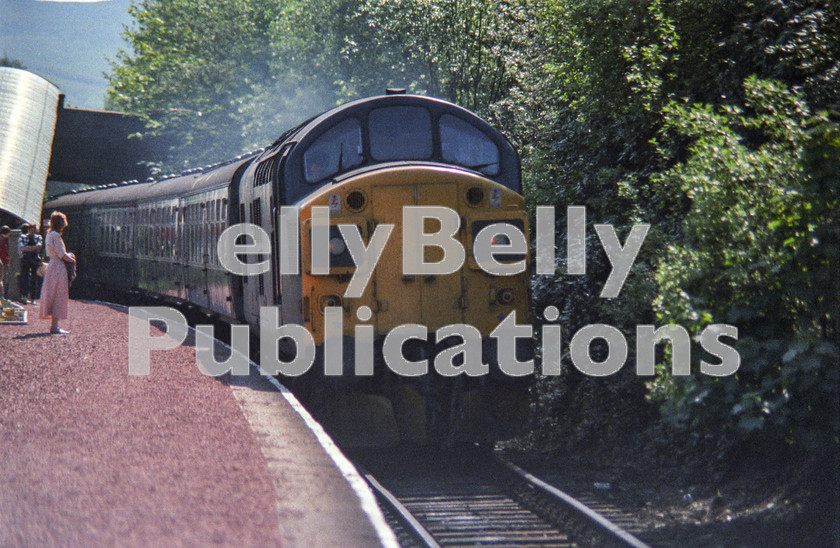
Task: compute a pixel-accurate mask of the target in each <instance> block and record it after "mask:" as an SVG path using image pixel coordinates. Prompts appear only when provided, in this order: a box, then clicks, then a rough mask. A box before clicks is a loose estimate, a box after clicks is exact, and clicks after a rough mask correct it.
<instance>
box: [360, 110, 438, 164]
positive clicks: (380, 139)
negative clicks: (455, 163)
mask: <svg viewBox="0 0 840 548" xmlns="http://www.w3.org/2000/svg"><path fill="white" fill-rule="evenodd" d="M368 129H369V130H370V154H371V156H372V157H373V159H374V160H377V161H379V162H387V161H390V160H428V159H429V158H431V157H432V151H433V148H432V116H431V114H429V111H428V110H426V109H425V108H421V107H386V108H378V109H375V110H372V111H371V113H370V117H369V119H368Z"/></svg>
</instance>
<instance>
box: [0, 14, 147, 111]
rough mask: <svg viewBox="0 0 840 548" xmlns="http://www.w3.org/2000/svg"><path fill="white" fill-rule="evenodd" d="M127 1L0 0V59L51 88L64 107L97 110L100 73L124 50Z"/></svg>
mask: <svg viewBox="0 0 840 548" xmlns="http://www.w3.org/2000/svg"><path fill="white" fill-rule="evenodd" d="M130 5H131V0H104V1H96V0H94V1H86V2H76V1H63V0H62V1H42V0H0V57H2V56H3V55H6V56H8V57H9V58H11V59H14V60H17V61H20V62H21V63H22V64H23V66H24V67H25V68H26V70H28V71H30V72H33V73H35V74H37V75H38V76H41V77H42V78H45V79H47V80H49V81H50V82H52V83H53V84H55V86H56V87H58V89H59V91H60V92H61V93H64V94H65V95H66V98H65V106H70V107H78V108H88V109H101V108H103V106H104V100H105V99H104V98H105V89H106V87H107V81H106V80H105V76H104V73H106V72H108V71H110V63H111V62H115V61H116V60H117V52H118V51H119V50H120V49H125V48H126V43H125V41H124V40H123V38H122V33H123V31H124V29H125V27H126V26H128V25H130V23H131V19H130V18H129V15H128V8H129V6H130Z"/></svg>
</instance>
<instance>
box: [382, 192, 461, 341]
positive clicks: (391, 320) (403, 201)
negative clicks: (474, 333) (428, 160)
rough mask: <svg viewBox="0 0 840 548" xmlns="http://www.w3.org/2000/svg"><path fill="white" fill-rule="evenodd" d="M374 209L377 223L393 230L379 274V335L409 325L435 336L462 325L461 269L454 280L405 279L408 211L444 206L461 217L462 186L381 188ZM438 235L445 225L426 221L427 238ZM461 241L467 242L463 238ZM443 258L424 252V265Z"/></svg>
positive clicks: (450, 277) (451, 276)
mask: <svg viewBox="0 0 840 548" xmlns="http://www.w3.org/2000/svg"><path fill="white" fill-rule="evenodd" d="M372 203H373V204H374V215H375V217H376V219H377V221H378V222H381V223H389V224H392V225H394V229H393V232H392V233H391V237H390V239H389V244H388V249H387V250H386V251H385V252H384V253H383V254H382V257H381V258H380V261H379V265H378V266H377V268H376V271H375V273H374V281H375V292H376V294H375V299H376V303H375V304H376V310H377V314H376V324H377V329H378V331H379V332H380V333H383V332H387V331H390V330H391V329H393V328H394V327H397V326H398V325H401V324H404V323H407V321H408V322H411V323H419V324H421V325H423V326H425V327H427V328H428V329H429V332H430V333H431V332H433V331H434V330H436V329H438V328H439V327H441V326H444V325H448V324H454V323H461V322H462V321H463V309H462V304H463V297H462V291H461V285H462V283H461V269H460V268H459V269H458V270H457V271H456V272H454V273H452V274H446V275H440V276H433V275H406V274H405V273H404V272H403V266H402V238H403V227H402V224H403V219H402V216H403V206H404V205H425V206H445V207H448V208H450V209H453V210H456V211H457V207H458V187H457V185H456V184H455V183H438V184H429V183H421V184H405V185H382V186H377V187H375V189H374V197H373V200H372ZM439 229H440V223H439V222H438V221H436V220H435V219H427V220H426V221H425V225H424V232H427V233H431V232H435V231H437V230H439ZM458 237H459V238H462V236H461V233H460V232H459V233H458ZM462 244H463V242H462ZM442 258H443V252H442V250H441V249H439V248H435V247H429V248H427V249H426V250H425V252H424V260H425V262H437V261H440V260H441V259H442ZM415 311H417V312H415ZM418 312H419V314H418ZM418 315H419V317H417V316H418Z"/></svg>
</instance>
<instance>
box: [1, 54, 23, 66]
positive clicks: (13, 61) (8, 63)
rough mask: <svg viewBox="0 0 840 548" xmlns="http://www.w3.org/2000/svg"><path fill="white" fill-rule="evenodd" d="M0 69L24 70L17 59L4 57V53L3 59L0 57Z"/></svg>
mask: <svg viewBox="0 0 840 548" xmlns="http://www.w3.org/2000/svg"><path fill="white" fill-rule="evenodd" d="M0 67H10V68H18V69H26V67H25V66H23V63H21V62H20V61H18V60H17V59H12V58H11V57H9V56H8V55H6V54H5V53H4V54H3V57H0Z"/></svg>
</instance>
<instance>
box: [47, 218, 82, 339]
mask: <svg viewBox="0 0 840 548" xmlns="http://www.w3.org/2000/svg"><path fill="white" fill-rule="evenodd" d="M65 228H67V217H66V216H65V215H64V213H60V212H58V211H53V214H52V215H50V231H49V233H48V234H47V257H49V259H50V262H49V265H48V266H47V273H46V274H45V275H44V286H43V288H42V289H41V318H42V319H45V320H52V325H51V326H50V333H53V334H56V335H65V334H67V333H68V332H67V331H65V330H63V329H61V327H59V325H58V322H59V321H60V320H63V319H65V318H67V304H68V302H69V301H70V294H69V293H70V280H69V279H68V275H67V266H66V265H65V264H64V263H65V262H68V263H75V262H76V257H75V256H74V255H73V254H72V253H67V249H66V248H65V247H64V240H63V239H62V238H61V235H62V233H63V232H64V229H65Z"/></svg>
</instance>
